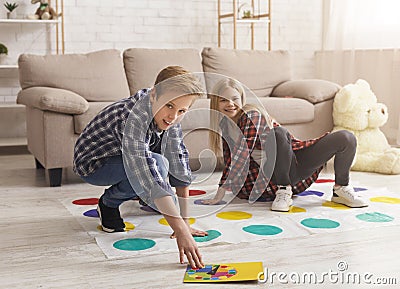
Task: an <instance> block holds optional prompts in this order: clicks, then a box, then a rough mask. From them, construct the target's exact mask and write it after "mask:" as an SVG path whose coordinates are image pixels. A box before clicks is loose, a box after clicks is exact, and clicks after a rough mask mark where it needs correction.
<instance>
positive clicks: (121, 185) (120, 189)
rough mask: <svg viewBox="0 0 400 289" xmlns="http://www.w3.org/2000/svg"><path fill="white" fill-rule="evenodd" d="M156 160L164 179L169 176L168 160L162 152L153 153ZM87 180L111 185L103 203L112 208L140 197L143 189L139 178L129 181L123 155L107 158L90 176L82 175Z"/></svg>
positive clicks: (92, 182)
mask: <svg viewBox="0 0 400 289" xmlns="http://www.w3.org/2000/svg"><path fill="white" fill-rule="evenodd" d="M152 157H153V158H154V159H155V160H156V164H157V169H158V171H159V173H160V175H161V176H162V178H163V179H166V178H167V176H168V160H167V159H166V158H165V157H163V156H162V155H160V154H157V153H152ZM81 178H82V179H83V180H84V181H85V182H87V183H89V184H92V185H96V186H110V187H109V188H107V189H105V190H104V194H103V196H102V197H103V198H102V200H103V203H104V205H106V206H107V207H110V208H118V207H119V205H121V204H122V203H123V202H125V201H128V200H132V199H138V198H139V197H138V195H141V194H142V193H144V192H143V189H142V187H141V185H140V183H139V180H137V181H135V179H134V176H132V177H131V180H132V181H133V182H132V184H131V183H130V182H129V180H128V177H127V176H126V173H125V168H124V163H123V161H122V156H114V157H109V158H107V161H106V163H105V164H104V165H103V166H102V167H100V168H98V169H97V170H95V171H94V172H93V173H91V174H90V175H88V176H85V177H81Z"/></svg>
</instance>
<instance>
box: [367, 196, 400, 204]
mask: <svg viewBox="0 0 400 289" xmlns="http://www.w3.org/2000/svg"><path fill="white" fill-rule="evenodd" d="M370 201H371V202H376V203H387V204H400V199H399V198H391V197H375V198H370Z"/></svg>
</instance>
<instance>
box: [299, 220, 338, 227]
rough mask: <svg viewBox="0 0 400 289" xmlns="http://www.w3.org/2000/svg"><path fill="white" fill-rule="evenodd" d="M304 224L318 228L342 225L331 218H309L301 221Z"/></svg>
mask: <svg viewBox="0 0 400 289" xmlns="http://www.w3.org/2000/svg"><path fill="white" fill-rule="evenodd" d="M301 224H302V225H303V226H306V227H309V228H316V229H334V228H337V227H339V226H340V224H339V223H338V222H335V221H332V220H329V219H315V218H308V219H304V220H303V221H301Z"/></svg>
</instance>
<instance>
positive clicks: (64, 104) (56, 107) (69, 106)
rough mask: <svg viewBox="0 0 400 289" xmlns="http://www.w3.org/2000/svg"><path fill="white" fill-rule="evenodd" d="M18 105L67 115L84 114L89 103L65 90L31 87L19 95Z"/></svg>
mask: <svg viewBox="0 0 400 289" xmlns="http://www.w3.org/2000/svg"><path fill="white" fill-rule="evenodd" d="M17 103H19V104H24V105H26V106H30V107H35V108H38V109H41V110H48V111H54V112H59V113H65V114H82V113H84V112H86V111H87V110H88V108H89V103H88V102H87V101H86V99H84V98H83V97H82V96H80V95H78V94H76V93H74V92H72V91H69V90H65V89H59V88H51V87H30V88H26V89H23V90H21V91H20V92H19V93H18V97H17Z"/></svg>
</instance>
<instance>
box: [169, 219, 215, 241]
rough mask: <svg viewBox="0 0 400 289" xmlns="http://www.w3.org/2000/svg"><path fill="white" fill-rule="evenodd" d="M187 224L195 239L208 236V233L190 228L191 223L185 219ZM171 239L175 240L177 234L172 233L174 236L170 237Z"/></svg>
mask: <svg viewBox="0 0 400 289" xmlns="http://www.w3.org/2000/svg"><path fill="white" fill-rule="evenodd" d="M185 223H186V225H187V226H188V228H189V230H190V233H191V234H192V236H193V237H204V236H208V233H207V232H205V231H201V230H197V229H194V228H192V227H191V226H190V224H189V221H188V220H187V219H185ZM170 238H171V239H174V238H175V232H173V233H172V235H171V236H170Z"/></svg>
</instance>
